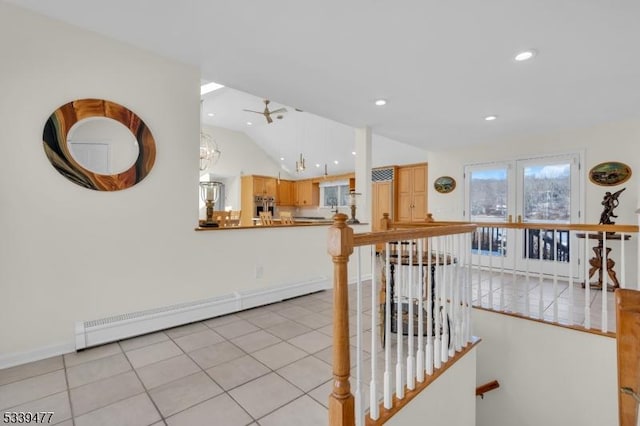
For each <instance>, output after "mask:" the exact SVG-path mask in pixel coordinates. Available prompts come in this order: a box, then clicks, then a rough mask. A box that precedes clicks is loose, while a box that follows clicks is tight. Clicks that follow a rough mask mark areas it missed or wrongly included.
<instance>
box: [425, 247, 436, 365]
mask: <svg viewBox="0 0 640 426" xmlns="http://www.w3.org/2000/svg"><path fill="white" fill-rule="evenodd" d="M432 241H433V238H430V239H428V240H427V347H426V348H425V353H426V357H425V363H426V369H427V374H428V375H431V374H433V306H432V304H433V303H434V300H433V299H434V297H433V285H434V284H435V283H434V282H433V275H432V274H433V272H432V269H431V268H433V263H432V262H431V259H432V257H433V248H432V247H431V244H432Z"/></svg>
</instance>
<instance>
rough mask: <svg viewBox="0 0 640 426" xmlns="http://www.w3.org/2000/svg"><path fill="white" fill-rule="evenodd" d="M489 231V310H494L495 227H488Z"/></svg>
mask: <svg viewBox="0 0 640 426" xmlns="http://www.w3.org/2000/svg"><path fill="white" fill-rule="evenodd" d="M487 229H488V230H489V232H488V233H489V256H488V257H489V309H491V310H493V309H494V306H493V230H494V229H495V228H493V227H487Z"/></svg>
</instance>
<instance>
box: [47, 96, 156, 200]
mask: <svg viewBox="0 0 640 426" xmlns="http://www.w3.org/2000/svg"><path fill="white" fill-rule="evenodd" d="M42 138H43V146H44V150H45V153H46V155H47V158H49V161H50V162H51V164H52V165H53V167H55V169H56V170H57V171H58V172H60V174H62V175H63V176H64V177H66V178H67V179H69V180H71V181H72V182H74V183H76V184H78V185H80V186H83V187H85V188H89V189H94V190H98V191H117V190H120V189H125V188H129V187H131V186H133V185H135V184H136V183H138V182H140V181H141V180H142V179H144V178H145V177H146V176H147V174H148V173H149V172H150V171H151V168H152V167H153V164H154V162H155V157H156V146H155V141H154V139H153V135H152V134H151V132H150V131H149V129H148V128H147V126H146V125H145V123H144V122H143V121H142V120H141V119H140V117H138V116H137V115H136V114H134V113H133V112H132V111H130V110H129V109H127V108H125V107H124V106H122V105H119V104H116V103H115V102H110V101H106V100H102V99H80V100H76V101H73V102H69V103H68V104H65V105H63V106H61V107H60V108H58V109H57V110H55V111H54V112H53V114H51V116H50V117H49V119H48V120H47V123H46V124H45V127H44V132H43V136H42Z"/></svg>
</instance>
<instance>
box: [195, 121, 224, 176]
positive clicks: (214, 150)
mask: <svg viewBox="0 0 640 426" xmlns="http://www.w3.org/2000/svg"><path fill="white" fill-rule="evenodd" d="M221 154H222V153H221V152H220V149H218V144H217V143H216V142H215V141H214V140H213V137H212V136H211V135H210V134H208V133H205V132H204V131H203V130H200V171H204V170H207V169H208V168H209V167H211V166H213V165H214V164H216V163H217V162H218V160H219V159H220V155H221Z"/></svg>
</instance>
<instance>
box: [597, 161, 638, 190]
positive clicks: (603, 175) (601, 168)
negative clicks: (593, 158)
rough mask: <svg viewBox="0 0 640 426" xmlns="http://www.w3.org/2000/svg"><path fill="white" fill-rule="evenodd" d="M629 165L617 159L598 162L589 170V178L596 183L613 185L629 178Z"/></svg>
mask: <svg viewBox="0 0 640 426" xmlns="http://www.w3.org/2000/svg"><path fill="white" fill-rule="evenodd" d="M630 177H631V167H629V166H627V165H626V164H624V163H619V162H617V161H607V162H605V163H600V164H597V165H595V166H593V167H592V168H591V170H589V180H590V181H591V182H593V183H595V184H596V185H601V186H615V185H620V184H621V183H624V182H626V181H628V180H629V178H630Z"/></svg>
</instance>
